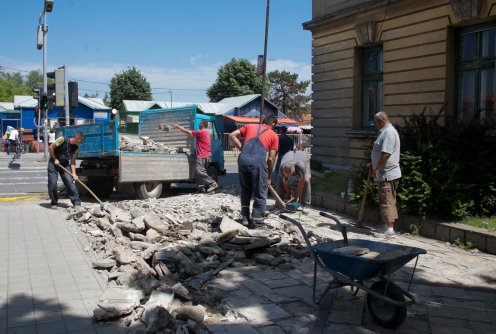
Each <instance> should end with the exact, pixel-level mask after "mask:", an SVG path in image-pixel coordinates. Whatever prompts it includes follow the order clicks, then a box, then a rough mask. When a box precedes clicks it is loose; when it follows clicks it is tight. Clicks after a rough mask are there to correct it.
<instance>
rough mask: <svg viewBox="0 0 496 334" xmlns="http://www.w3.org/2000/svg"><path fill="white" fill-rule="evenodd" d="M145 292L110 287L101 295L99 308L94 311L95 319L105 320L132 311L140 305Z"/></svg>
mask: <svg viewBox="0 0 496 334" xmlns="http://www.w3.org/2000/svg"><path fill="white" fill-rule="evenodd" d="M142 298H144V294H143V292H142V291H140V290H135V289H129V288H128V289H124V288H108V289H107V290H106V291H105V292H104V293H103V295H102V296H101V297H100V299H99V301H98V303H97V308H95V309H94V311H93V318H94V319H95V320H105V319H111V318H116V317H120V316H121V315H124V314H129V313H131V312H132V311H133V310H134V308H136V307H137V306H138V305H140V300H141V299H142Z"/></svg>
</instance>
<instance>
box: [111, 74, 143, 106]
mask: <svg viewBox="0 0 496 334" xmlns="http://www.w3.org/2000/svg"><path fill="white" fill-rule="evenodd" d="M123 100H143V101H151V100H152V88H151V86H150V83H148V81H147V80H146V78H145V76H144V75H142V74H141V72H140V71H139V70H137V69H136V68H135V67H134V66H133V67H131V68H128V69H127V70H126V71H122V72H121V73H119V74H116V75H115V76H114V77H113V78H112V80H110V101H111V102H110V107H111V108H116V109H119V107H120V105H121V104H122V101H123Z"/></svg>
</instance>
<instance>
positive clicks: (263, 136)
mask: <svg viewBox="0 0 496 334" xmlns="http://www.w3.org/2000/svg"><path fill="white" fill-rule="evenodd" d="M276 124H277V118H276V117H275V116H272V115H269V116H266V117H265V118H264V119H263V124H247V125H245V126H243V127H241V128H239V129H238V130H236V131H234V132H233V133H231V134H230V135H229V139H230V140H231V141H232V143H233V144H234V146H236V147H237V148H238V149H239V150H241V154H240V155H239V157H238V173H239V184H240V186H241V214H242V215H243V221H242V223H243V225H247V226H248V227H249V228H255V227H256V226H257V224H262V223H263V222H264V218H265V207H266V204H267V189H268V185H269V182H270V179H271V176H272V170H273V169H274V164H275V158H276V153H277V150H278V148H279V138H278V136H277V134H276V133H275V132H274V127H275V125H276ZM239 137H244V144H243V145H242V144H241V141H240V139H239ZM252 196H253V197H254V201H253V209H252V212H251V217H250V200H251V197H252Z"/></svg>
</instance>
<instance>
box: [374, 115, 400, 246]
mask: <svg viewBox="0 0 496 334" xmlns="http://www.w3.org/2000/svg"><path fill="white" fill-rule="evenodd" d="M374 123H375V126H376V128H377V129H378V130H379V135H378V137H377V139H376V140H375V142H374V147H373V148H372V153H371V160H372V163H371V164H369V168H372V171H371V173H372V174H371V176H372V178H373V179H374V181H375V182H377V184H378V195H379V209H380V213H381V217H382V220H383V222H384V224H385V232H384V236H385V237H386V238H391V237H394V236H395V231H394V224H395V222H396V220H397V219H398V209H397V207H396V191H397V189H398V185H399V180H400V178H401V169H400V137H399V135H398V131H396V129H395V128H394V126H393V125H392V124H391V122H390V121H389V118H388V115H387V114H386V113H385V112H383V111H381V112H378V113H377V114H375V116H374Z"/></svg>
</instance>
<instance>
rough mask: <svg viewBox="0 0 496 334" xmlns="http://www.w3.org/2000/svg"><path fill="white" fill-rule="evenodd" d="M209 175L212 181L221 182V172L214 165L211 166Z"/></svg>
mask: <svg viewBox="0 0 496 334" xmlns="http://www.w3.org/2000/svg"><path fill="white" fill-rule="evenodd" d="M207 174H208V176H210V177H211V178H212V179H214V180H215V182H217V181H218V180H219V172H218V171H217V168H216V167H215V166H214V165H210V166H208V168H207Z"/></svg>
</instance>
